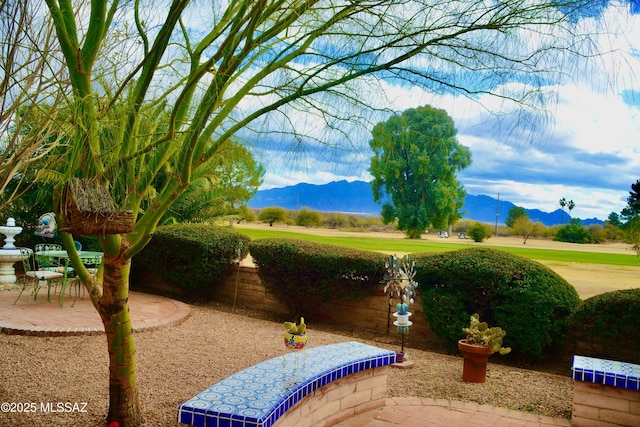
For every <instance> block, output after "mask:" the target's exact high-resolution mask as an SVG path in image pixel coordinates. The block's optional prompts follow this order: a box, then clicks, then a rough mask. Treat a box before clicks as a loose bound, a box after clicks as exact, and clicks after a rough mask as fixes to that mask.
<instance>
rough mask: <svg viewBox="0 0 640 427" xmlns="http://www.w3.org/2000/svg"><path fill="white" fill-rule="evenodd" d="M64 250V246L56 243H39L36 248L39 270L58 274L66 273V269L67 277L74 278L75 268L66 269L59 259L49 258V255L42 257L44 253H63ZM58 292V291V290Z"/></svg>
mask: <svg viewBox="0 0 640 427" xmlns="http://www.w3.org/2000/svg"><path fill="white" fill-rule="evenodd" d="M63 250H64V248H63V247H62V245H58V244H56V243H39V244H37V245H36V246H35V250H34V253H35V257H36V262H37V263H38V269H39V270H49V271H55V272H57V273H63V274H64V273H65V268H66V273H67V276H73V268H71V267H65V265H62V264H61V263H60V259H59V258H54V257H51V256H47V255H42V254H41V253H42V252H45V251H63ZM56 290H57V289H56Z"/></svg>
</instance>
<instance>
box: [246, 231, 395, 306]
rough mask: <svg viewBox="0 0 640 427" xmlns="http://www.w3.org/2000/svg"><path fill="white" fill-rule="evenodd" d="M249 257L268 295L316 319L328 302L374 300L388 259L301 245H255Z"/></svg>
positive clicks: (290, 241) (287, 241) (276, 241)
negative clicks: (321, 308) (315, 313)
mask: <svg viewBox="0 0 640 427" xmlns="http://www.w3.org/2000/svg"><path fill="white" fill-rule="evenodd" d="M249 252H250V253H251V256H252V257H253V261H254V263H255V265H256V266H257V267H258V276H260V279H261V280H262V283H263V285H264V287H265V288H266V289H267V291H268V292H270V293H271V294H273V295H275V296H276V298H278V300H279V301H281V302H283V303H284V304H285V305H286V306H287V308H288V309H289V311H290V316H291V317H290V318H291V319H297V318H298V317H300V316H304V317H309V318H311V317H312V315H313V313H314V312H315V310H316V309H317V308H318V307H319V306H320V305H321V304H322V303H325V302H331V301H338V300H344V299H349V298H351V299H354V300H357V299H358V298H361V297H363V296H366V295H370V294H371V293H372V292H373V291H374V290H375V288H376V287H380V286H381V285H380V283H381V281H382V279H383V277H384V273H385V267H384V262H385V260H386V258H387V257H386V256H385V255H383V254H379V253H374V252H368V251H362V250H358V249H350V248H345V247H342V246H336V245H327V244H321V243H314V242H308V241H303V240H297V239H259V240H253V241H252V242H251V244H250V246H249Z"/></svg>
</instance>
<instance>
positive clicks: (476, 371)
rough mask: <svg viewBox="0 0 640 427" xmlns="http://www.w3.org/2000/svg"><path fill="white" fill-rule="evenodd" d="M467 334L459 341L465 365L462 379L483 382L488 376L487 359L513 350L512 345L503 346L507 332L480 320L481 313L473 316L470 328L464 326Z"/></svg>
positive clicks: (463, 329)
mask: <svg viewBox="0 0 640 427" xmlns="http://www.w3.org/2000/svg"><path fill="white" fill-rule="evenodd" d="M462 331H463V332H464V333H465V334H467V337H466V338H465V339H462V340H460V341H458V349H459V350H460V351H461V352H462V356H463V358H464V365H463V369H462V380H463V381H464V382H470V383H483V382H485V381H486V378H487V361H488V360H489V356H491V355H492V354H493V353H500V354H502V355H504V354H507V353H509V352H510V351H511V348H510V347H503V346H502V338H503V337H504V336H505V335H506V334H507V333H506V331H504V330H503V329H502V328H499V327H492V328H490V327H489V325H487V322H480V315H478V313H475V314H473V315H472V316H471V320H470V323H469V327H468V328H462Z"/></svg>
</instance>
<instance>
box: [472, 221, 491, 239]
mask: <svg viewBox="0 0 640 427" xmlns="http://www.w3.org/2000/svg"><path fill="white" fill-rule="evenodd" d="M467 234H468V235H469V237H471V238H472V239H473V241H474V242H482V241H484V239H488V238H490V237H491V229H490V228H489V226H488V225H486V224H482V223H480V222H476V223H473V224H472V225H471V227H469V231H467Z"/></svg>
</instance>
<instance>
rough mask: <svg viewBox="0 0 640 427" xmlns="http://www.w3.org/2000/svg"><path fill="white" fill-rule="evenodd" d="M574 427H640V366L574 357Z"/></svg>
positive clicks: (572, 373)
mask: <svg viewBox="0 0 640 427" xmlns="http://www.w3.org/2000/svg"><path fill="white" fill-rule="evenodd" d="M571 377H572V378H573V379H574V380H575V381H574V392H573V412H572V416H571V422H572V426H573V427H581V426H596V425H597V426H601V427H614V426H635V427H637V426H640V365H635V364H633V363H625V362H616V361H612V360H605V359H596V358H593V357H585V356H574V357H573V366H572V367H571Z"/></svg>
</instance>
